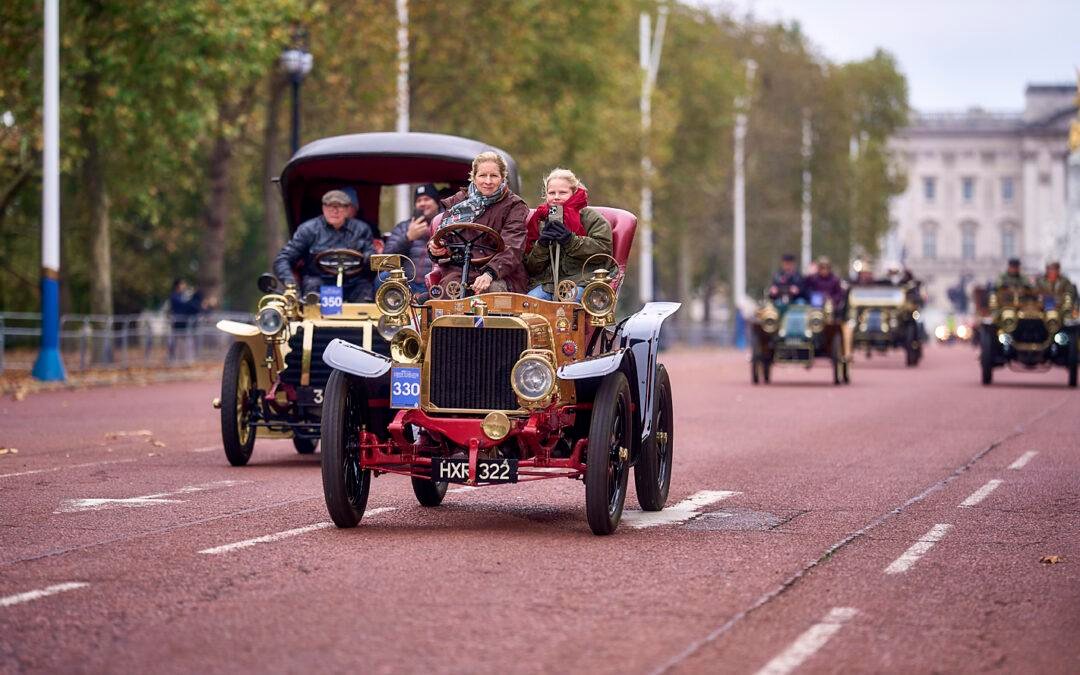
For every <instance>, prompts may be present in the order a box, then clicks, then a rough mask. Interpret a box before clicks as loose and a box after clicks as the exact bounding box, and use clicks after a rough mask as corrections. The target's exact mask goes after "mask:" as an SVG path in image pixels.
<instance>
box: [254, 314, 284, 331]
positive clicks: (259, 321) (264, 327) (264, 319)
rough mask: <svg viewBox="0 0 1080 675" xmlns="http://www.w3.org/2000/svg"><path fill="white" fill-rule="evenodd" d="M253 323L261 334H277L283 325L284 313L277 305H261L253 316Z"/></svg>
mask: <svg viewBox="0 0 1080 675" xmlns="http://www.w3.org/2000/svg"><path fill="white" fill-rule="evenodd" d="M255 325H256V326H257V327H258V328H259V330H260V331H261V332H262V334H263V335H266V336H271V335H277V334H278V333H280V332H281V329H282V328H284V327H285V315H284V314H282V313H281V310H280V309H278V308H277V307H263V308H262V309H261V310H259V315H258V316H257V317H255Z"/></svg>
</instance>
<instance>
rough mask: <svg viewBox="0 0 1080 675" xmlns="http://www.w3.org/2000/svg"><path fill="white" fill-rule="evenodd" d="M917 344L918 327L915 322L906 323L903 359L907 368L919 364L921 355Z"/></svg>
mask: <svg viewBox="0 0 1080 675" xmlns="http://www.w3.org/2000/svg"><path fill="white" fill-rule="evenodd" d="M921 352H922V349H921V347H920V346H919V329H918V327H917V326H916V325H915V324H908V326H907V328H905V329H904V359H905V363H906V364H907V367H908V368H912V367H914V366H917V365H919V358H920V357H921V356H922V353H921Z"/></svg>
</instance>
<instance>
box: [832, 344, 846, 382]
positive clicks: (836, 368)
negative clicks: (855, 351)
mask: <svg viewBox="0 0 1080 675" xmlns="http://www.w3.org/2000/svg"><path fill="white" fill-rule="evenodd" d="M843 351H844V341H843V339H842V338H841V337H840V335H839V334H836V335H833V339H832V348H831V349H830V350H829V352H830V354H829V356H830V359H831V360H832V366H833V368H832V376H833V384H840V383H841V382H842V381H843V379H844V357H843Z"/></svg>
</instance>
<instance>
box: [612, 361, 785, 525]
mask: <svg viewBox="0 0 1080 675" xmlns="http://www.w3.org/2000/svg"><path fill="white" fill-rule="evenodd" d="M762 365H764V364H762ZM673 412H674V406H672V403H671V378H670V377H668V372H667V368H665V367H664V366H663V365H660V366H659V367H658V368H657V370H656V404H655V406H654V407H653V418H652V429H653V432H652V434H651V435H650V436H649V440H648V441H647V442H646V443H645V445H644V447H642V449H641V456H640V457H638V461H637V465H636V466H635V467H634V487H635V488H636V490H637V500H638V504H640V505H641V510H642V511H659V510H661V509H663V508H664V504H665V503H667V498H668V491H669V489H670V488H671V468H672V462H671V460H672V449H673V448H674V447H675V425H674V415H673ZM658 433H663V434H666V436H665V439H666V440H665V441H664V442H659V438H658V436H657V434H658Z"/></svg>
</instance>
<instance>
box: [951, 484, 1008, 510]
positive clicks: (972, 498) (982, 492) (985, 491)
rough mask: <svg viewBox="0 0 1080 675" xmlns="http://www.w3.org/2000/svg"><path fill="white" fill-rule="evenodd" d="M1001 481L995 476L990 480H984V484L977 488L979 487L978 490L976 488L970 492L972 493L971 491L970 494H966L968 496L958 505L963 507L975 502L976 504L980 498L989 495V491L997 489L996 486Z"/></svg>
mask: <svg viewBox="0 0 1080 675" xmlns="http://www.w3.org/2000/svg"><path fill="white" fill-rule="evenodd" d="M1001 483H1002V481H1000V480H998V479H997V478H994V479H992V480H989V481H987V482H986V485H984V486H982V487H981V488H979V489H978V490H976V491H975V492H972V493H971V494H970V495H969V496H968V498H967V499H965V500H964V501H962V502H960V506H961V507H964V506H975V505H976V504H978V503H979V502H981V501H982V500H984V499H986V497H987V496H988V495H989V494H990V493H991V492H993V491H994V490H996V489H997V486H999V485H1001Z"/></svg>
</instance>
